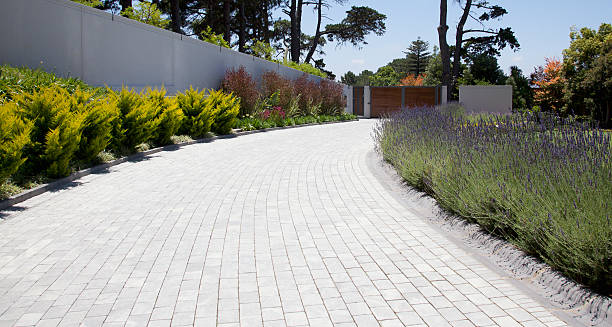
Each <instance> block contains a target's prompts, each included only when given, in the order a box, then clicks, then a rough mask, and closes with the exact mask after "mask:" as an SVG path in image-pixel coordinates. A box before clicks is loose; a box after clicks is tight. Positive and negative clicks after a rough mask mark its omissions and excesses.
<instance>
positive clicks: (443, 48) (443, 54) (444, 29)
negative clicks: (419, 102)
mask: <svg viewBox="0 0 612 327" xmlns="http://www.w3.org/2000/svg"><path fill="white" fill-rule="evenodd" d="M447 11H448V3H447V0H440V25H439V26H438V41H439V44H440V59H441V61H442V78H441V82H442V85H445V86H446V87H447V88H450V87H451V81H452V78H451V72H450V47H449V46H448V42H446V34H447V33H448V25H447V24H446V19H447V16H448V13H447ZM449 91H450V90H449ZM446 94H447V97H448V99H449V100H450V98H451V94H450V92H447V93H446Z"/></svg>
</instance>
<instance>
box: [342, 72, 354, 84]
mask: <svg viewBox="0 0 612 327" xmlns="http://www.w3.org/2000/svg"><path fill="white" fill-rule="evenodd" d="M340 82H341V83H342V84H346V85H355V84H357V76H356V75H355V73H353V72H352V71H350V70H349V71H348V72H346V73H345V74H344V75H343V76H341V77H340Z"/></svg>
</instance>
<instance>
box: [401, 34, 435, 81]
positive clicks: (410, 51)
mask: <svg viewBox="0 0 612 327" xmlns="http://www.w3.org/2000/svg"><path fill="white" fill-rule="evenodd" d="M406 50H407V51H404V53H405V54H406V59H407V60H408V73H410V74H413V75H416V76H419V75H421V74H422V73H423V72H424V71H425V68H426V67H427V62H428V61H429V58H430V57H431V52H429V42H426V41H423V40H421V37H419V38H417V39H416V40H415V41H412V43H411V44H410V46H409V47H408V48H407V49H406Z"/></svg>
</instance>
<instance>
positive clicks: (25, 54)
mask: <svg viewBox="0 0 612 327" xmlns="http://www.w3.org/2000/svg"><path fill="white" fill-rule="evenodd" d="M0 44H1V46H0V64H10V65H12V66H27V67H30V68H37V67H41V68H42V69H44V70H46V71H49V72H52V73H55V74H57V75H59V76H64V77H68V76H71V77H78V78H80V79H82V80H83V81H85V82H86V83H88V84H91V85H94V86H104V85H108V86H110V87H112V88H115V89H117V88H121V86H122V85H126V86H129V87H134V88H136V89H141V88H143V87H146V86H152V87H159V86H161V85H164V86H165V87H166V88H167V89H168V92H169V93H170V94H172V93H175V92H176V91H182V90H184V89H186V88H188V87H189V86H190V85H193V86H194V87H198V88H219V86H220V83H221V80H222V79H223V76H224V74H225V71H226V70H227V69H229V68H232V67H239V66H245V67H246V69H247V71H249V73H251V74H252V75H253V77H254V78H255V80H257V81H259V80H260V79H259V77H260V76H261V74H262V73H264V72H266V71H275V72H278V73H279V74H281V75H283V76H285V77H287V78H291V79H295V78H298V77H299V76H301V75H302V74H303V73H302V72H300V71H298V70H295V69H292V68H289V67H286V66H283V65H280V64H277V63H273V62H270V61H267V60H263V59H260V58H256V57H253V56H251V55H247V54H243V53H240V52H237V51H233V50H230V49H227V48H222V47H219V46H216V45H213V44H210V43H206V42H202V41H199V40H195V39H193V38H190V37H186V36H183V35H180V34H177V33H173V32H170V31H166V30H163V29H159V28H156V27H153V26H150V25H147V24H143V23H140V22H136V21H133V20H130V19H127V18H124V17H121V16H116V15H112V14H111V13H108V12H104V11H101V10H97V9H93V8H90V7H87V6H83V5H80V4H78V3H75V2H72V1H68V0H1V1H0ZM310 78H311V79H313V80H320V79H321V78H320V77H317V76H313V75H310Z"/></svg>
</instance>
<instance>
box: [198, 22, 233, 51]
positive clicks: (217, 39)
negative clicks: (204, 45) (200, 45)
mask: <svg viewBox="0 0 612 327" xmlns="http://www.w3.org/2000/svg"><path fill="white" fill-rule="evenodd" d="M200 40H202V41H206V42H208V43H212V44H216V45H219V46H222V47H224V48H228V49H229V48H231V47H230V45H229V43H227V41H225V39H223V35H222V34H215V32H214V31H213V30H212V28H211V27H210V26H206V29H205V30H204V31H202V33H200Z"/></svg>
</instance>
